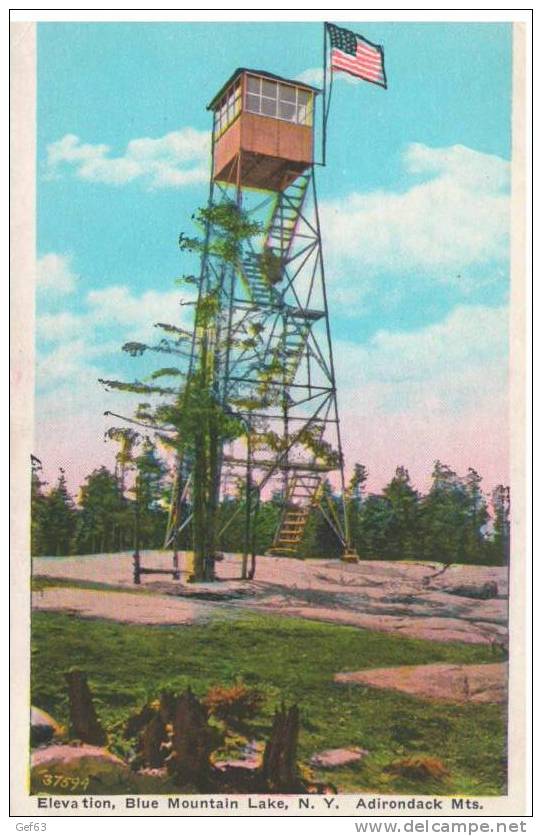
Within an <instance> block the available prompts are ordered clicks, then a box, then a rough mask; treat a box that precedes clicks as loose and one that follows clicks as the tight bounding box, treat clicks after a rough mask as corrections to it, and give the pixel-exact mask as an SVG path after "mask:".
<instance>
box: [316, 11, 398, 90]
mask: <svg viewBox="0 0 542 836" xmlns="http://www.w3.org/2000/svg"><path fill="white" fill-rule="evenodd" d="M326 26H327V31H328V32H329V37H330V41H331V69H332V70H342V71H343V72H345V73H350V75H355V76H357V77H358V78H363V79H365V81H370V82H372V83H373V84H378V85H379V86H380V87H387V86H388V85H387V82H386V72H385V70H384V50H383V49H382V47H381V46H379V45H378V44H372V43H371V42H370V41H368V40H367V39H366V38H363V37H362V36H361V35H356V33H355V32H351V31H350V29H342V28H341V27H340V26H335V25H334V24H333V23H328V24H326Z"/></svg>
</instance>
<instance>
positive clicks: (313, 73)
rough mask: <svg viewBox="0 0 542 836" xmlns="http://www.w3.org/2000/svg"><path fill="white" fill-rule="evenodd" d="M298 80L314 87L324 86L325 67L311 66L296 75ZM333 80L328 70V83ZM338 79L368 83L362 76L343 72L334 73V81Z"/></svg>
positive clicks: (347, 81)
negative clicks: (358, 76)
mask: <svg viewBox="0 0 542 836" xmlns="http://www.w3.org/2000/svg"><path fill="white" fill-rule="evenodd" d="M296 80H297V81H301V82H304V83H305V84H310V85H312V86H313V87H323V84H324V69H323V67H309V68H308V69H306V70H303V72H301V73H299V75H298V76H297V77H296ZM330 80H331V71H330V70H328V73H327V84H328V85H329V83H330ZM336 81H345V82H346V83H347V84H367V82H366V81H364V80H363V79H361V78H357V77H356V76H353V75H350V74H349V73H341V72H335V73H333V83H335V82H336Z"/></svg>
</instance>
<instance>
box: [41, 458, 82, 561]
mask: <svg viewBox="0 0 542 836" xmlns="http://www.w3.org/2000/svg"><path fill="white" fill-rule="evenodd" d="M76 526H77V511H76V509H75V506H74V503H73V499H72V497H71V496H70V494H69V492H68V487H67V484H66V475H65V472H64V470H63V468H59V474H58V480H57V483H56V485H55V487H54V488H53V489H52V490H51V491H50V493H49V494H48V495H47V497H46V500H45V513H44V528H45V531H44V538H43V540H44V549H45V554H50V555H55V556H58V555H65V554H71V553H72V547H73V538H74V535H75V530H76Z"/></svg>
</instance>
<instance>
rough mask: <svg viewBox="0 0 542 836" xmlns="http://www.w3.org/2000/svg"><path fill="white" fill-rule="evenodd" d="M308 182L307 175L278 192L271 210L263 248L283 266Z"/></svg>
mask: <svg viewBox="0 0 542 836" xmlns="http://www.w3.org/2000/svg"><path fill="white" fill-rule="evenodd" d="M309 182H310V175H308V174H304V175H302V176H301V177H298V178H297V180H296V181H295V182H294V183H292V185H291V186H289V187H288V188H287V189H285V190H284V191H283V192H280V194H279V195H278V197H277V201H276V203H275V206H274V209H273V215H272V217H271V221H270V223H269V226H268V228H267V240H266V242H265V247H266V248H267V249H268V250H271V252H272V253H273V254H274V255H275V256H277V257H278V258H280V260H281V262H282V263H283V264H284V263H285V261H286V260H287V258H288V256H289V254H290V248H291V246H292V241H293V239H294V235H295V232H296V228H297V224H298V222H299V217H300V212H301V208H302V206H303V203H304V201H305V195H306V194H307V189H308V186H309Z"/></svg>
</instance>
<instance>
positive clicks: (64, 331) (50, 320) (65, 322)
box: [37, 311, 81, 342]
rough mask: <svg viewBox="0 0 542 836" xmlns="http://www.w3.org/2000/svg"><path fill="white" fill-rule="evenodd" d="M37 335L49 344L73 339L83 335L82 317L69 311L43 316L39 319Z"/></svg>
mask: <svg viewBox="0 0 542 836" xmlns="http://www.w3.org/2000/svg"><path fill="white" fill-rule="evenodd" d="M37 333H38V335H39V336H40V337H41V338H42V339H43V340H46V341H47V342H58V341H59V340H70V339H73V338H74V337H76V336H77V335H78V334H80V333H81V317H79V316H77V315H76V314H72V313H69V312H68V311H61V312H60V313H54V314H48V313H46V314H41V316H39V317H38V319H37Z"/></svg>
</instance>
